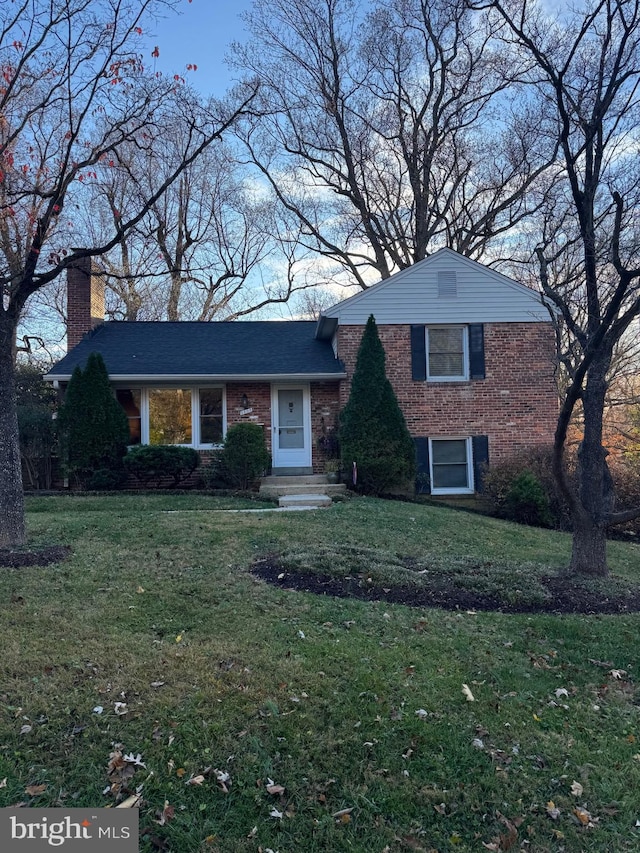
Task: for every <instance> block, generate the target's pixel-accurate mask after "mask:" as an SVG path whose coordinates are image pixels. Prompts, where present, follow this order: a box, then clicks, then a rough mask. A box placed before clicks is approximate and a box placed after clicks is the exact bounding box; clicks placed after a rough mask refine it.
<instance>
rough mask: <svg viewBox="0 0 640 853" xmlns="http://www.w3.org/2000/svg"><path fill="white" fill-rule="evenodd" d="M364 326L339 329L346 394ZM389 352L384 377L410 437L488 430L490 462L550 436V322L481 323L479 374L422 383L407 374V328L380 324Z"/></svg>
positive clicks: (553, 399) (554, 407)
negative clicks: (481, 376) (481, 366)
mask: <svg viewBox="0 0 640 853" xmlns="http://www.w3.org/2000/svg"><path fill="white" fill-rule="evenodd" d="M363 331H364V327H363V326H341V327H340V328H339V329H338V356H339V357H340V358H341V359H342V360H343V362H344V364H345V368H346V371H347V373H348V375H349V380H347V381H345V382H343V383H342V386H341V389H340V401H341V405H344V404H345V403H346V401H347V399H348V396H349V385H350V378H351V376H352V375H353V370H354V367H355V361H356V355H357V351H358V347H359V345H360V340H361V338H362V333H363ZM378 332H379V335H380V340H381V341H382V344H383V346H384V349H385V353H386V356H387V361H386V370H387V376H388V378H389V380H390V382H391V384H392V386H393V388H394V391H395V393H396V395H397V397H398V401H399V403H400V406H401V407H402V410H403V412H404V415H405V418H406V420H407V425H408V427H409V431H410V432H411V435H413V436H414V437H429V438H436V437H437V438H446V437H449V436H451V437H454V436H457V437H466V436H474V435H486V436H488V438H489V460H490V463H491V462H493V463H495V462H501V461H504V460H505V459H508V458H509V457H510V456H513V455H514V454H516V453H517V452H518V451H521V450H524V449H526V448H530V447H535V446H542V445H547V444H550V443H551V442H552V441H553V433H554V430H555V424H556V418H557V414H558V395H557V391H556V386H555V381H554V335H553V330H552V327H551V324H549V323H486V324H485V325H484V349H485V375H486V378H485V379H479V380H470V381H468V382H433V383H431V382H425V381H418V382H416V381H414V380H413V379H412V378H411V342H410V333H411V327H410V326H408V325H397V326H384V325H381V326H378Z"/></svg>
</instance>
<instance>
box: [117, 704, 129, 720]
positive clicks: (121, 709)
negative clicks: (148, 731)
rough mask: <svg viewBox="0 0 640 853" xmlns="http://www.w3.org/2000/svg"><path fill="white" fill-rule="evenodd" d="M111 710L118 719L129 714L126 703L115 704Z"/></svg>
mask: <svg viewBox="0 0 640 853" xmlns="http://www.w3.org/2000/svg"><path fill="white" fill-rule="evenodd" d="M113 710H114V711H115V712H116V714H117V715H118V716H119V717H122V716H124V714H128V713H129V708H128V707H127V703H126V702H116V703H115V705H114V706H113Z"/></svg>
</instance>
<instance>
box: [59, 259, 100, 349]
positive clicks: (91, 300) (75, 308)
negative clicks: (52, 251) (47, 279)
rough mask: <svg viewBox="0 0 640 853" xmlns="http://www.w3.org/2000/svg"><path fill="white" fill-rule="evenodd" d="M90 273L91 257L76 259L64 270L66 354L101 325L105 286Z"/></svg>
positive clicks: (92, 269) (98, 278)
mask: <svg viewBox="0 0 640 853" xmlns="http://www.w3.org/2000/svg"><path fill="white" fill-rule="evenodd" d="M92 272H95V269H94V268H93V267H92V259H91V258H79V259H78V260H77V261H76V262H75V263H74V264H73V266H70V267H68V268H67V352H69V350H71V349H73V347H74V346H75V345H76V344H78V343H80V341H81V340H82V338H83V336H84V335H85V334H86V333H87V332H90V331H91V329H93V328H95V327H96V326H98V325H99V324H100V323H104V283H103V281H102V279H101V278H100V277H99V276H97V275H92Z"/></svg>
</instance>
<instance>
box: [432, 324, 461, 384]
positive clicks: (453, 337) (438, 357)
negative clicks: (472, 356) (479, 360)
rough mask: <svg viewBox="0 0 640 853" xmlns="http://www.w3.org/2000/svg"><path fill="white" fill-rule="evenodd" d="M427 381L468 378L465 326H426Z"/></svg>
mask: <svg viewBox="0 0 640 853" xmlns="http://www.w3.org/2000/svg"><path fill="white" fill-rule="evenodd" d="M425 335H426V346H427V381H428V382H464V381H466V380H467V379H468V378H469V331H468V328H467V326H427V327H426V329H425Z"/></svg>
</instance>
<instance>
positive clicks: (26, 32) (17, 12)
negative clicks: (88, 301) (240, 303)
mask: <svg viewBox="0 0 640 853" xmlns="http://www.w3.org/2000/svg"><path fill="white" fill-rule="evenodd" d="M171 5H172V4H171V2H162V0H17V2H13V3H3V4H2V5H1V6H0V292H1V294H2V300H1V303H0V400H1V401H2V405H0V547H2V546H9V547H11V546H16V545H20V544H22V543H23V542H24V538H25V530H24V505H23V495H22V483H21V476H20V454H19V444H18V431H17V419H16V398H15V387H14V357H15V353H16V330H17V327H18V323H19V320H20V317H21V314H22V312H23V309H24V308H25V305H26V303H27V300H29V298H30V297H31V296H32V295H33V294H35V293H37V292H38V291H39V290H41V289H42V288H44V287H45V286H46V285H48V284H49V283H50V282H52V281H54V280H55V279H56V278H57V277H58V276H59V275H60V273H61V272H63V271H64V270H65V269H66V268H67V267H68V266H69V265H70V264H72V263H74V262H75V261H76V260H77V259H79V258H80V257H87V256H94V255H102V254H105V253H106V252H108V251H110V250H111V249H112V248H113V247H114V246H116V245H117V244H118V243H119V241H120V240H121V239H122V235H123V234H126V233H127V232H129V231H131V230H132V229H134V228H136V227H137V226H138V224H139V223H140V222H141V221H142V220H143V219H144V217H145V216H146V215H147V214H148V213H149V211H151V210H152V208H153V205H154V204H156V203H157V202H158V201H159V200H160V199H161V197H162V195H163V194H164V192H165V191H166V190H167V188H168V187H170V186H171V185H172V184H173V183H174V182H175V181H176V180H178V179H179V178H180V175H181V174H182V173H183V172H184V171H185V169H187V168H188V167H189V166H190V165H191V164H192V163H193V162H195V161H196V160H197V158H198V157H199V156H200V155H201V154H202V152H203V151H205V150H206V149H207V148H208V146H209V145H211V144H212V142H213V141H214V140H217V139H219V138H220V135H221V134H222V133H223V132H224V131H225V130H226V129H227V128H229V127H230V125H231V124H232V123H233V121H234V120H235V119H237V117H238V115H239V114H240V113H241V112H242V110H243V109H244V108H245V107H246V105H247V103H248V102H249V101H250V100H251V98H252V96H253V94H254V93H251V92H249V93H247V94H246V95H245V98H244V102H243V103H241V104H240V105H239V106H238V107H237V108H235V109H231V108H230V107H228V106H226V105H223V104H216V103H211V104H209V105H208V106H207V108H202V107H201V106H200V105H199V104H198V103H197V102H196V101H195V100H194V99H193V98H190V97H184V96H183V93H184V87H183V86H182V85H180V84H179V83H177V82H176V81H174V80H165V79H163V78H162V77H157V76H155V75H150V74H147V73H146V72H145V69H144V67H143V66H142V63H141V60H140V56H139V43H138V38H139V36H140V34H141V33H142V27H143V20H144V16H145V15H146V14H149V13H151V12H153V11H154V10H158V9H159V8H165V9H166V8H169V7H170V6H171ZM168 103H172V104H173V110H174V113H176V114H178V113H180V114H181V117H182V130H183V133H182V136H181V139H180V142H181V146H180V149H179V151H176V159H175V160H174V162H173V163H172V165H171V168H170V169H169V170H167V171H166V172H165V173H164V174H162V175H159V176H158V180H157V182H156V183H154V184H153V185H152V186H150V187H149V192H148V194H147V196H146V197H144V198H141V199H140V200H139V202H138V204H137V205H132V206H131V207H130V208H127V209H124V210H121V211H119V212H118V213H119V215H118V216H117V217H116V220H115V221H114V224H113V228H112V231H111V234H110V235H109V236H107V237H104V238H103V240H102V241H101V242H100V243H98V244H95V245H93V246H90V247H87V248H86V249H84V250H82V251H80V250H74V249H73V248H71V247H73V246H77V245H78V243H77V242H76V239H77V236H78V232H77V227H76V224H75V222H74V219H75V213H76V212H77V209H78V208H79V207H81V206H82V205H83V204H86V203H88V202H90V198H91V192H90V191H89V190H88V187H90V186H91V184H92V182H94V181H96V180H97V176H98V172H99V170H101V169H108V168H111V167H112V164H113V167H115V164H116V162H117V160H118V152H119V151H120V150H121V149H122V148H123V146H127V145H129V144H135V145H137V146H138V147H139V148H140V149H141V150H143V151H145V152H148V154H149V156H150V157H154V156H155V155H156V152H159V151H161V150H162V147H163V144H164V142H163V135H164V129H163V127H162V124H161V123H160V122H159V120H158V117H159V116H161V115H162V111H163V110H164V109H166V108H167V104H168Z"/></svg>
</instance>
